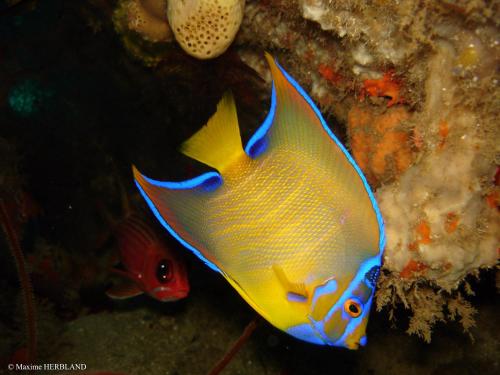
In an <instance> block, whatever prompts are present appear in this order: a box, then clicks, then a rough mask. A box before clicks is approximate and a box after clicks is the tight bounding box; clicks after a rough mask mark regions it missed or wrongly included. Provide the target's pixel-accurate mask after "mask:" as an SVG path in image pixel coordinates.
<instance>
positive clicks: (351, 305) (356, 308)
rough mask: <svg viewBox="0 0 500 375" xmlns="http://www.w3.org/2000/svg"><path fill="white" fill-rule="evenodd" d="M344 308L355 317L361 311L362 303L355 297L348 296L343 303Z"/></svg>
mask: <svg viewBox="0 0 500 375" xmlns="http://www.w3.org/2000/svg"><path fill="white" fill-rule="evenodd" d="M344 310H345V312H346V313H348V314H349V315H350V316H351V317H353V318H357V317H358V316H360V315H361V312H362V311H363V305H362V304H361V303H360V302H359V301H358V300H356V299H353V298H350V299H348V300H347V301H345V303H344Z"/></svg>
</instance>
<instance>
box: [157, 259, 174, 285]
mask: <svg viewBox="0 0 500 375" xmlns="http://www.w3.org/2000/svg"><path fill="white" fill-rule="evenodd" d="M156 278H157V279H158V281H159V282H160V283H166V282H168V281H170V279H172V268H171V267H170V262H169V261H168V260H166V259H162V260H161V261H160V262H159V263H158V266H157V267H156Z"/></svg>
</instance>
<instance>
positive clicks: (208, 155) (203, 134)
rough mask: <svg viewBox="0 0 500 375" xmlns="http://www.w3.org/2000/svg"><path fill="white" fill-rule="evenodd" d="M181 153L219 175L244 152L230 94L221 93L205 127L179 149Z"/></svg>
mask: <svg viewBox="0 0 500 375" xmlns="http://www.w3.org/2000/svg"><path fill="white" fill-rule="evenodd" d="M181 152H182V153H183V154H184V155H187V156H189V157H190V158H193V159H195V160H198V161H199V162H202V163H204V164H206V165H209V166H210V167H212V168H215V169H217V170H218V171H219V172H222V170H223V169H224V168H225V167H226V166H227V165H228V164H230V163H231V161H233V160H234V159H235V158H237V157H239V156H240V155H241V154H243V153H244V151H243V146H242V144H241V136H240V129H239V126H238V117H237V115H236V105H235V103H234V98H233V95H232V94H231V93H230V92H227V93H226V94H224V96H223V97H222V99H221V100H220V102H219V104H217V111H216V112H215V114H214V115H213V116H212V117H211V118H210V120H208V122H207V124H206V125H205V126H204V127H203V128H201V129H200V130H199V131H198V132H197V133H195V134H194V135H193V136H192V137H191V138H189V139H188V140H187V141H186V142H184V143H183V144H182V146H181Z"/></svg>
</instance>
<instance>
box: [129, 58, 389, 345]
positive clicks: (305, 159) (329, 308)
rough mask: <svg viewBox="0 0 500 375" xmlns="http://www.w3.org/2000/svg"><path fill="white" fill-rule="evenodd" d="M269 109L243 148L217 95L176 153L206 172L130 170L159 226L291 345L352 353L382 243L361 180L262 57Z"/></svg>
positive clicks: (359, 340)
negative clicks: (162, 175)
mask: <svg viewBox="0 0 500 375" xmlns="http://www.w3.org/2000/svg"><path fill="white" fill-rule="evenodd" d="M266 59H267V61H268V63H269V66H270V69H271V73H272V78H273V91H272V97H271V109H270V111H269V113H268V115H267V117H266V119H265V121H264V122H263V124H262V125H261V126H260V128H259V129H258V130H257V131H256V133H255V134H254V135H253V136H252V137H251V138H250V140H249V142H248V144H247V145H246V147H245V148H243V146H242V143H241V138H240V132H239V127H238V119H237V115H236V107H235V103H234V100H233V98H232V96H231V95H230V94H226V95H225V96H224V97H223V98H222V100H221V101H220V102H219V104H218V106H217V111H216V113H215V114H214V115H213V117H212V118H210V120H209V121H208V123H207V125H205V126H204V127H203V128H202V129H201V130H199V131H198V132H197V133H196V134H195V135H193V136H192V137H191V138H190V139H188V140H187V141H186V142H185V143H184V144H183V145H182V147H181V151H182V152H183V153H184V154H185V155H187V156H189V157H191V158H193V159H196V160H198V161H200V162H202V163H204V164H206V165H208V166H210V167H213V168H214V169H215V170H216V171H212V172H208V173H204V174H202V175H200V176H198V177H196V178H194V179H190V180H187V181H182V182H160V181H156V180H153V179H151V178H148V177H146V176H144V175H142V174H141V173H140V172H139V171H138V170H137V169H136V168H135V167H134V168H133V172H134V177H135V181H136V184H137V186H138V188H139V190H140V192H141V194H142V195H143V197H144V198H145V200H146V202H147V203H148V204H149V206H150V208H151V209H152V211H153V212H154V214H155V215H156V217H157V218H158V219H159V221H160V222H161V223H162V224H163V226H164V227H165V228H166V229H167V230H168V231H169V232H170V233H171V234H172V235H173V236H174V237H176V238H177V239H178V240H179V241H180V242H181V243H182V244H183V245H184V246H186V247H187V248H188V249H190V250H191V251H193V252H194V253H195V254H196V255H197V256H198V257H199V258H201V259H202V260H203V261H204V262H205V263H206V264H207V265H208V266H209V267H211V268H212V269H214V270H215V271H217V272H220V273H221V274H222V275H223V276H224V277H225V278H226V279H227V281H229V283H230V284H231V285H232V286H233V287H234V288H235V289H236V290H237V291H238V292H239V294H240V295H241V296H242V297H243V298H244V299H245V300H246V301H247V302H248V303H249V304H250V305H251V306H252V307H253V308H254V309H255V310H256V311H257V312H258V313H259V314H260V315H262V316H263V317H264V318H265V319H266V320H268V321H269V322H270V323H271V324H273V325H274V326H276V327H277V328H279V329H281V330H283V331H285V332H287V333H289V334H290V335H292V336H295V337H296V338H299V339H301V340H304V341H308V342H311V343H315V344H320V345H333V346H343V347H347V348H349V349H357V348H358V346H359V345H365V344H366V334H365V331H366V325H367V322H368V315H369V310H370V306H371V304H372V299H373V294H374V291H375V285H376V282H377V278H378V274H379V269H380V265H381V258H382V252H383V249H384V244H385V236H384V224H383V220H382V216H381V214H380V211H379V209H378V206H377V203H376V201H375V198H374V196H373V193H372V191H371V190H370V187H369V186H368V183H367V181H366V179H365V177H364V176H363V173H362V172H361V170H360V169H359V167H358V166H357V165H356V163H355V161H354V160H353V158H352V157H351V156H350V155H349V153H348V152H347V150H346V149H345V148H344V146H343V145H342V144H341V143H340V142H339V141H338V139H337V138H336V137H335V136H334V135H333V133H332V132H331V130H330V129H329V128H328V126H327V125H326V123H325V121H324V120H323V118H322V116H321V114H320V112H319V110H318V108H317V107H316V106H315V105H314V103H313V102H312V100H311V98H310V97H309V96H308V95H307V94H306V93H305V92H304V90H303V89H302V88H301V87H300V86H299V85H298V84H297V82H295V80H294V79H293V78H292V77H290V76H289V75H288V73H286V72H285V70H284V69H283V68H282V67H281V66H280V65H279V64H278V63H277V62H276V61H275V60H274V59H273V58H272V57H271V56H270V55H268V54H266Z"/></svg>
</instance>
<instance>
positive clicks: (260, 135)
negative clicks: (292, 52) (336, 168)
mask: <svg viewBox="0 0 500 375" xmlns="http://www.w3.org/2000/svg"><path fill="white" fill-rule="evenodd" d="M274 62H275V63H276V66H277V67H278V68H279V69H280V70H281V72H282V73H283V75H284V76H285V78H286V79H287V80H288V82H290V83H291V84H292V86H293V87H294V88H295V89H296V90H297V91H298V92H299V94H300V95H301V96H302V97H303V98H304V100H305V101H306V102H307V103H308V104H309V105H310V106H311V108H312V109H313V111H314V113H315V114H316V116H318V118H319V121H320V122H321V125H322V126H323V129H324V130H325V131H326V133H327V134H328V135H329V136H330V138H331V139H332V140H333V141H334V142H335V143H336V144H337V146H338V147H339V148H340V150H341V151H342V152H343V153H344V155H345V156H346V157H347V160H349V163H351V165H352V166H353V168H354V169H355V170H356V172H357V173H358V175H359V177H360V178H361V181H362V182H363V185H364V186H365V190H366V191H367V192H368V197H369V198H370V201H371V203H372V206H373V209H374V211H375V214H376V216H377V221H378V227H379V232H380V238H379V255H382V253H383V251H384V247H385V241H386V238H385V225H384V219H383V218H382V214H381V212H380V209H379V207H378V204H377V201H376V200H375V196H374V195H373V192H372V190H371V188H370V185H369V184H368V181H366V177H365V175H364V174H363V171H361V168H359V166H358V164H356V161H355V160H354V159H353V158H352V156H351V155H350V154H349V152H348V151H347V149H346V148H345V147H344V145H343V144H342V143H341V142H340V141H339V140H338V139H337V137H336V136H335V134H333V132H332V131H331V129H330V128H329V127H328V125H327V124H326V121H325V120H324V119H323V116H322V115H321V112H320V111H319V109H318V107H316V104H314V102H313V101H312V99H311V98H310V97H309V95H308V94H307V93H306V92H305V91H304V89H303V88H302V87H300V85H299V84H298V83H297V81H295V79H293V78H292V77H291V76H290V75H289V74H288V73H287V72H286V71H285V69H283V67H282V66H281V65H280V64H279V63H278V61H277V60H276V59H274ZM275 113H276V89H275V86H274V82H273V89H272V94H271V109H270V110H269V113H268V114H267V116H266V118H265V120H264V122H263V123H262V125H261V126H260V127H259V128H258V129H257V131H256V132H255V134H254V135H253V136H252V137H251V138H250V140H249V141H248V143H247V145H246V147H245V152H246V153H247V155H248V156H250V157H251V158H255V157H257V156H259V155H260V154H262V153H263V152H264V151H265V149H263V148H262V147H257V149H256V150H254V148H255V145H256V144H257V143H258V142H259V141H261V142H262V139H264V138H265V136H266V134H267V132H268V130H269V129H270V128H271V125H272V122H273V119H274V115H275ZM255 151H257V152H255Z"/></svg>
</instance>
